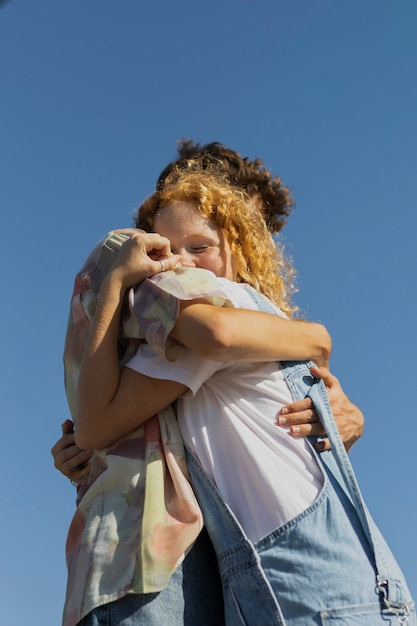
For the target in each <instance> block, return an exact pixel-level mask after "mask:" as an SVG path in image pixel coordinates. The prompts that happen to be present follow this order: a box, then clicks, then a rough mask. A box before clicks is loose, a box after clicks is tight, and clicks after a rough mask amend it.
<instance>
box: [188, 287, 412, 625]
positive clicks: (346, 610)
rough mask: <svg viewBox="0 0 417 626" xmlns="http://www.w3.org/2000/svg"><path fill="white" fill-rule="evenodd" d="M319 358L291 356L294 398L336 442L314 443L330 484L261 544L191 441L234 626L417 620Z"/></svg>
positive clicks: (191, 465) (286, 367)
mask: <svg viewBox="0 0 417 626" xmlns="http://www.w3.org/2000/svg"><path fill="white" fill-rule="evenodd" d="M253 298H254V300H255V298H256V300H255V301H256V303H257V305H258V307H259V308H260V309H261V310H267V311H268V310H269V312H273V311H272V310H271V309H268V305H267V306H265V301H264V300H263V299H262V300H261V299H260V298H259V300H258V298H257V297H256V295H253ZM274 312H275V311H274ZM311 365H312V363H300V362H297V363H291V362H286V363H281V366H282V369H283V372H284V375H285V378H286V381H287V383H288V385H289V388H290V390H291V393H292V395H293V397H294V400H301V399H303V398H305V397H306V396H309V397H310V398H311V399H312V401H313V403H314V407H315V409H316V411H317V413H318V415H319V417H320V419H321V421H322V424H323V426H324V429H325V431H326V433H327V436H328V437H329V439H330V442H331V447H332V449H331V450H330V451H326V452H322V453H320V454H318V453H317V452H316V451H315V450H314V448H312V450H313V453H314V454H315V455H316V458H317V459H318V463H319V464H320V466H321V468H322V470H323V477H324V484H323V488H322V490H321V492H320V494H319V496H318V497H317V499H316V500H315V501H314V502H313V504H312V505H311V506H310V507H309V508H308V509H307V510H305V511H303V512H302V513H301V514H300V515H298V516H297V517H296V518H294V519H292V520H290V521H289V522H287V523H286V524H284V526H282V527H280V528H277V529H276V530H274V531H273V532H272V533H271V534H269V535H268V536H266V537H264V538H263V539H261V540H260V541H259V542H258V543H257V544H255V545H254V544H253V543H252V542H251V541H250V540H249V539H248V538H247V536H246V535H245V533H244V531H243V529H242V527H241V526H240V524H239V522H238V521H237V519H236V517H235V516H234V515H233V513H232V512H231V511H230V509H229V508H228V506H227V505H226V504H225V502H224V501H223V499H222V497H221V495H220V494H219V492H218V490H217V488H216V486H215V485H214V483H213V482H212V481H211V480H210V478H209V477H208V476H207V474H206V473H205V471H204V470H203V468H202V466H201V464H200V463H199V461H198V460H197V459H196V457H195V456H194V455H193V454H192V452H190V450H188V449H187V464H188V469H189V471H190V474H191V477H192V482H193V487H194V490H195V493H196V495H197V498H198V500H199V503H200V506H201V508H202V510H203V515H204V521H205V526H206V528H207V530H208V533H209V535H210V538H211V540H212V543H213V546H214V549H215V552H216V554H217V559H218V563H219V570H220V576H221V579H222V584H223V594H224V602H225V618H226V624H227V626H243V625H245V626H258V625H259V626H275V625H276V626H307V625H310V624H311V625H313V624H317V625H320V626H330V625H331V626H376V625H377V624H381V626H382V625H384V626H388V625H394V624H404V625H407V626H416V625H417V619H416V614H415V609H414V602H413V601H412V599H411V595H410V592H409V591H408V588H407V585H406V583H405V580H404V575H403V574H402V572H401V570H400V568H399V566H398V564H397V563H396V561H395V559H394V557H393V555H392V553H391V551H390V549H389V548H388V546H387V545H386V543H385V540H384V539H383V537H382V535H381V533H380V532H379V530H378V529H377V527H376V525H375V523H374V521H373V520H372V518H371V516H370V514H369V512H368V511H367V509H366V506H365V504H364V502H363V499H362V496H361V494H360V490H359V487H358V484H357V481H356V478H355V475H354V472H353V469H352V466H351V464H350V461H349V458H348V455H347V453H346V451H345V448H344V445H343V443H342V441H341V440H340V437H339V434H338V431H337V427H336V425H335V423H334V420H333V416H332V414H331V409H330V405H329V401H328V398H327V393H326V390H325V386H324V383H323V382H322V381H321V380H319V379H315V378H314V377H312V376H311V373H310V369H309V368H310V366H311ZM311 443H313V441H311ZM236 471H239V470H238V468H237V469H236ZM260 515H262V511H260Z"/></svg>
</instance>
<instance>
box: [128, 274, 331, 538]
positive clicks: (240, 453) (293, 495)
mask: <svg viewBox="0 0 417 626" xmlns="http://www.w3.org/2000/svg"><path fill="white" fill-rule="evenodd" d="M219 280H220V281H221V282H222V288H223V289H224V290H226V291H227V292H228V296H229V297H230V300H231V301H232V302H233V304H234V305H235V306H236V308H245V309H256V305H255V303H254V301H253V300H252V298H251V297H250V295H249V291H248V287H247V286H242V285H240V284H237V283H233V282H231V281H228V280H226V279H219ZM249 289H250V288H249ZM277 313H278V314H281V315H282V313H280V311H279V310H278V309H277ZM127 366H128V367H130V368H132V369H134V370H136V371H138V372H140V373H142V374H145V375H147V376H150V377H152V378H160V379H164V380H175V381H177V382H181V383H182V384H184V385H186V386H187V387H188V388H189V391H187V392H186V393H185V394H184V395H183V396H182V397H181V398H179V400H178V404H177V414H178V423H179V426H180V430H181V434H182V437H183V439H184V442H185V443H186V444H187V445H188V446H189V448H190V449H191V450H192V451H193V452H194V453H195V454H196V455H197V457H198V458H199V460H200V462H201V464H202V466H203V467H204V469H205V471H206V472H207V473H208V475H209V476H210V477H211V478H212V479H213V481H214V482H215V483H216V485H217V487H218V489H219V491H220V493H221V494H222V497H223V498H224V500H225V502H227V504H228V505H229V506H230V508H231V509H232V511H233V512H234V514H235V515H236V517H237V518H238V520H239V522H240V523H241V524H242V526H243V528H244V530H245V532H246V533H247V535H248V536H249V538H250V539H252V541H254V542H256V541H258V540H259V539H261V538H262V537H264V536H265V535H267V534H268V533H270V532H271V531H272V530H274V529H276V528H278V527H280V526H282V525H283V524H284V523H286V522H287V521H289V520H290V519H292V518H293V517H295V516H296V515H298V514H299V513H301V512H302V511H304V510H305V509H306V508H307V507H308V506H310V505H311V504H312V502H313V501H314V500H315V498H316V496H317V495H318V493H319V491H320V488H321V486H322V483H323V476H322V473H321V470H320V468H319V466H318V464H317V461H316V459H315V457H314V454H313V453H312V451H311V450H310V447H309V445H308V443H307V441H306V440H305V439H294V438H292V437H291V436H290V435H289V434H288V432H287V430H286V429H283V428H280V427H278V426H277V425H276V424H275V419H276V415H277V413H278V411H279V410H280V408H281V407H282V406H283V405H284V404H288V403H290V402H292V401H293V398H292V396H291V393H290V391H289V388H288V386H287V384H286V382H285V379H284V376H283V373H282V371H281V368H280V366H279V363H277V362H273V363H236V362H234V363H225V362H219V361H211V360H208V359H202V358H201V357H199V356H197V355H196V354H195V353H194V352H192V351H191V350H189V349H186V350H185V351H184V353H183V354H182V356H180V357H179V358H178V359H177V360H176V361H175V362H169V361H167V360H165V359H164V358H163V357H162V356H160V355H158V354H156V353H155V352H154V351H153V350H152V349H151V348H150V347H149V346H148V345H146V344H145V345H142V346H140V347H139V349H138V351H137V353H136V355H135V356H134V357H133V358H132V359H131V360H130V361H129V363H128V364H127Z"/></svg>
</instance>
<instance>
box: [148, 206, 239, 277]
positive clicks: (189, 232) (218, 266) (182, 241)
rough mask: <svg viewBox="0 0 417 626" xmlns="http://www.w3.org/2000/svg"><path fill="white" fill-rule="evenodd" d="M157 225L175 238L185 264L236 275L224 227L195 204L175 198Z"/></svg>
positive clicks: (160, 213) (173, 241)
mask: <svg viewBox="0 0 417 626" xmlns="http://www.w3.org/2000/svg"><path fill="white" fill-rule="evenodd" d="M153 229H154V231H155V232H156V233H158V234H159V235H161V236H162V237H167V238H168V239H169V240H170V241H171V250H172V252H173V253H174V254H181V255H182V256H183V265H186V266H188V267H200V268H202V269H206V270H211V271H212V272H213V273H214V274H216V276H222V277H224V278H229V279H230V280H235V279H236V271H235V269H234V264H233V259H232V254H231V251H230V246H229V243H228V241H227V239H226V237H225V236H224V233H223V231H222V229H221V228H220V227H219V226H218V225H217V224H216V222H215V221H214V220H210V219H208V218H207V217H205V216H204V215H201V213H200V212H199V211H198V209H196V208H195V207H194V205H193V204H191V203H183V202H173V203H172V204H170V205H169V206H167V207H164V208H163V209H161V210H159V211H158V212H157V213H156V214H155V218H154V226H153Z"/></svg>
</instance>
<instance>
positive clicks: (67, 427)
mask: <svg viewBox="0 0 417 626" xmlns="http://www.w3.org/2000/svg"><path fill="white" fill-rule="evenodd" d="M51 454H52V456H53V457H54V465H55V467H56V469H57V470H59V471H60V472H61V473H62V474H64V476H66V477H67V478H69V479H70V481H71V482H73V483H77V484H79V483H82V481H83V480H84V478H86V477H87V476H88V474H89V472H90V459H91V457H92V455H93V453H92V452H90V451H89V450H81V448H79V447H78V446H77V445H76V444H75V440H74V426H73V423H72V422H71V420H65V422H64V423H63V424H62V437H61V439H58V441H57V442H56V444H55V445H54V446H53V447H52V449H51Z"/></svg>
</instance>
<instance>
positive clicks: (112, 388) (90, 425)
mask: <svg viewBox="0 0 417 626" xmlns="http://www.w3.org/2000/svg"><path fill="white" fill-rule="evenodd" d="M124 294H125V290H124V289H123V288H122V285H121V283H120V281H117V279H116V276H109V277H108V278H107V279H106V280H105V281H104V282H103V284H102V287H101V291H100V294H99V298H98V301H97V308H96V311H95V316H94V320H93V323H92V327H91V331H90V335H89V340H88V343H87V345H86V347H85V351H84V356H83V360H82V364H81V369H80V374H79V379H78V406H77V420H76V430H75V432H76V440H77V443H78V445H83V444H84V445H85V444H86V443H87V442H88V441H89V437H90V434H91V433H92V432H93V431H94V430H96V429H98V428H101V429H106V426H107V425H106V423H105V419H106V418H105V416H106V412H107V409H108V407H109V406H110V405H111V402H112V400H113V398H114V397H115V395H116V392H117V389H118V386H119V382H120V366H119V359H118V354H117V338H118V328H119V319H120V311H121V307H122V302H123V298H124Z"/></svg>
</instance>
